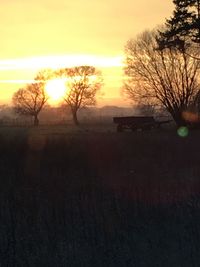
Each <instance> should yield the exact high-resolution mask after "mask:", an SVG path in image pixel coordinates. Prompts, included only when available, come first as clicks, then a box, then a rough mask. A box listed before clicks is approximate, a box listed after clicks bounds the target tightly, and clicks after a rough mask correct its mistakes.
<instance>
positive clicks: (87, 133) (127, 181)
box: [0, 125, 200, 267]
mask: <svg viewBox="0 0 200 267" xmlns="http://www.w3.org/2000/svg"><path fill="white" fill-rule="evenodd" d="M199 151H200V132H199V131H192V132H190V133H189V136H188V137H187V138H180V137H179V136H178V135H177V133H176V131H175V130H160V131H158V130H155V131H146V132H134V133H132V132H124V133H120V134H119V133H116V132H115V129H114V128H113V126H112V125H107V126H105V127H103V126H101V125H95V126H88V125H87V126H84V127H81V128H79V129H76V128H74V127H72V126H69V127H67V126H51V127H50V126H41V127H39V128H37V129H36V128H15V127H9V128H8V127H2V128H0V179H1V181H0V222H1V223H0V266H2V267H4V266H7V267H8V266H12V267H13V266H17V267H18V266H19V267H23V266H30V267H32V266H34V267H36V266H37V267H38V266H42V267H51V266H52V267H53V266H54V267H57V266H58V267H64V266H72V267H74V266H77V267H78V266H81V267H85V266H94V267H96V266H97V267H104V266H106V267H107V266H108V267H116V266H120V267H121V266H124V267H127V266H131V267H132V266H134V267H135V266H136V267H137V266H138V267H140V266H141V267H143V266H145V267H151V266H152V267H156V266H162V267H165V266H166V267H168V266H170V267H179V266H180V267H182V266H183V267H184V266H187V267H188V266H193V267H194V266H198V267H199V266H200V259H199V255H200V246H199V244H200V156H199V155H200V153H199Z"/></svg>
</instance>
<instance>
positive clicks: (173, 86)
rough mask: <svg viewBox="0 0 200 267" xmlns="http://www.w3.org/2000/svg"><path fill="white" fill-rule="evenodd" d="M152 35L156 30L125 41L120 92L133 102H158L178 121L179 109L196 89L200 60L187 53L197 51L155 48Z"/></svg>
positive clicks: (191, 99) (189, 101)
mask: <svg viewBox="0 0 200 267" xmlns="http://www.w3.org/2000/svg"><path fill="white" fill-rule="evenodd" d="M156 39H157V36H156V31H145V32H144V33H142V34H141V35H139V36H138V38H136V39H135V40H129V41H128V42H127V45H126V47H125V53H126V67H125V74H126V75H127V78H126V80H125V85H124V92H125V94H126V95H127V96H128V97H129V98H131V99H132V100H134V101H135V102H138V101H141V99H142V101H143V103H145V101H147V102H148V103H149V102H150V103H152V104H153V105H154V104H161V105H162V106H163V107H165V108H166V109H167V111H168V112H169V113H170V114H171V115H172V117H173V119H174V120H175V122H176V124H177V125H182V124H183V123H185V122H184V119H183V116H182V113H183V112H184V111H186V110H187V109H188V108H189V107H190V106H191V105H193V104H194V101H195V100H194V99H195V98H196V95H197V93H198V92H199V89H200V86H199V83H198V74H199V67H200V62H199V61H198V60H197V59H195V58H192V57H190V56H188V54H191V53H192V54H193V55H196V53H198V51H196V50H193V51H191V50H190V51H185V52H184V51H180V50H178V49H175V48H167V49H162V50H159V49H157V42H156ZM188 49H191V48H188Z"/></svg>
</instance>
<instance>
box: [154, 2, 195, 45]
mask: <svg viewBox="0 0 200 267" xmlns="http://www.w3.org/2000/svg"><path fill="white" fill-rule="evenodd" d="M173 3H174V5H175V9H174V11H173V15H172V17H171V18H169V19H167V20H166V24H165V26H166V28H165V30H164V31H160V36H159V37H158V43H159V48H160V49H163V48H166V47H168V48H169V47H177V48H179V49H185V48H187V47H188V46H190V45H191V44H197V43H200V0H173Z"/></svg>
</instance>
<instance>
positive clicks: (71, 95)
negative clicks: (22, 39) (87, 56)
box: [57, 66, 102, 125]
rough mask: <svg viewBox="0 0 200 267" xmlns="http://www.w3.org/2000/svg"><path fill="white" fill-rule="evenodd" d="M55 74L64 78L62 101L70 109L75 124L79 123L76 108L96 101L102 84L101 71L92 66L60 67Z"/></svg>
mask: <svg viewBox="0 0 200 267" xmlns="http://www.w3.org/2000/svg"><path fill="white" fill-rule="evenodd" d="M57 76H59V77H62V78H66V86H67V90H66V95H65V97H64V101H65V102H66V103H67V105H69V107H70V109H71V112H72V116H73V121H74V123H75V125H79V121H78V117H77V112H78V110H79V109H80V108H82V107H86V106H92V105H95V103H96V94H97V92H98V91H99V90H100V88H101V86H102V77H101V73H100V71H98V70H96V69H95V67H93V66H78V67H72V68H67V69H61V70H59V71H58V72H57Z"/></svg>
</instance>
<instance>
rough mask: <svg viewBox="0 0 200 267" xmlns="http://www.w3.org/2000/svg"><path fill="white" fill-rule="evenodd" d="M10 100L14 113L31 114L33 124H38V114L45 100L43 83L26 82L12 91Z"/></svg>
mask: <svg viewBox="0 0 200 267" xmlns="http://www.w3.org/2000/svg"><path fill="white" fill-rule="evenodd" d="M12 101H13V105H14V110H15V112H16V113H18V114H21V115H27V116H32V117H33V118H34V125H35V126H38V124H39V120H38V115H39V113H40V111H41V110H42V108H43V106H44V104H45V103H46V101H47V96H46V94H45V92H44V87H43V84H41V83H40V82H35V83H32V84H28V85H27V86H26V87H25V88H22V89H19V90H18V91H17V92H15V93H14V95H13V98H12Z"/></svg>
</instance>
